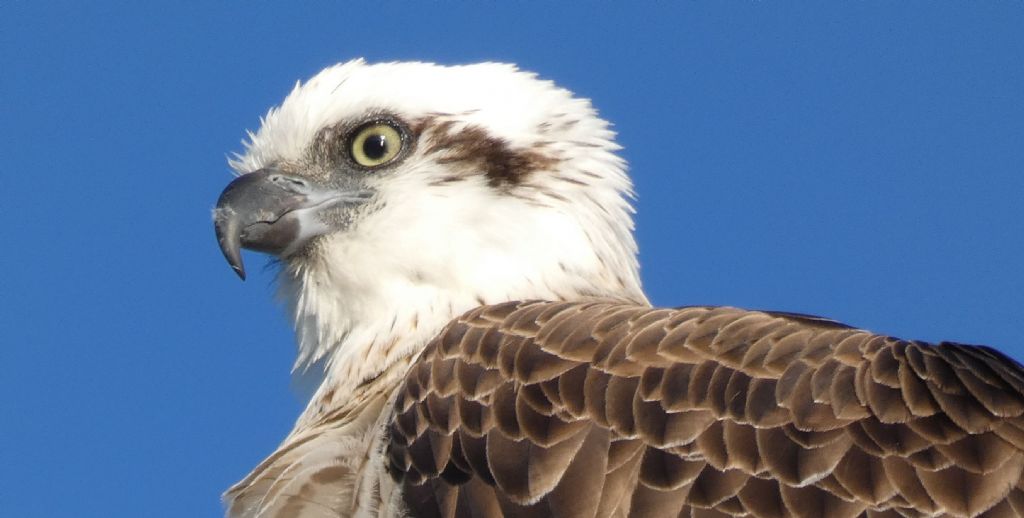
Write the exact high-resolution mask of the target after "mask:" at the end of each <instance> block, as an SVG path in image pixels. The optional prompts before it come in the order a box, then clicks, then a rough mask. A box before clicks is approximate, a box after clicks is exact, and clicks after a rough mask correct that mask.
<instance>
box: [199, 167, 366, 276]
mask: <svg viewBox="0 0 1024 518" xmlns="http://www.w3.org/2000/svg"><path fill="white" fill-rule="evenodd" d="M368 197H369V195H368V193H367V192H365V191H339V190H334V189H330V188H327V187H324V186H321V185H317V184H316V183H314V182H312V181H310V180H309V179H306V178H301V177H297V176H292V175H288V174H284V173H282V172H280V171H278V170H276V169H260V170H258V171H254V172H252V173H248V174H244V175H242V176H239V177H238V178H235V179H234V181H232V182H231V183H230V184H228V186H227V187H225V188H224V191H223V192H221V193H220V198H219V199H218V200H217V207H216V208H215V209H214V210H213V226H214V230H215V231H216V233H217V242H218V243H219V244H220V250H221V252H223V253H224V258H225V259H227V261H228V264H229V265H231V268H232V269H234V270H235V273H237V274H238V276H239V277H241V278H242V280H245V265H244V264H243V263H242V251H241V249H242V248H248V249H249V250H255V251H257V252H264V253H268V254H273V255H277V256H287V255H288V254H290V253H292V252H294V251H295V250H297V249H298V248H299V247H301V246H302V245H303V244H305V243H306V242H308V241H309V240H310V239H311V238H313V237H316V236H319V235H322V234H324V233H326V232H328V231H329V230H331V228H330V226H329V225H328V224H327V223H325V222H324V221H322V219H321V218H319V217H318V215H319V213H320V212H321V211H323V210H325V209H327V208H330V207H335V206H337V205H339V204H358V203H360V202H363V201H366V200H367V199H368Z"/></svg>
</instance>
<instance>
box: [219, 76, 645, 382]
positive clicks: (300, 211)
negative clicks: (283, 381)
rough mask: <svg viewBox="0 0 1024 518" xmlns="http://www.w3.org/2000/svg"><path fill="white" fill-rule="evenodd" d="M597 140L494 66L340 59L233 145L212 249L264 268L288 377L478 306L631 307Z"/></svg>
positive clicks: (608, 167)
mask: <svg viewBox="0 0 1024 518" xmlns="http://www.w3.org/2000/svg"><path fill="white" fill-rule="evenodd" d="M612 139H613V133H612V132H611V130H609V129H608V124H607V123H606V122H605V121H603V120H601V119H600V118H598V117H597V115H596V113H595V112H594V110H593V108H592V107H591V105H590V103H589V102H588V101H587V100H584V99H578V98H574V97H573V96H572V94H571V93H570V92H568V91H567V90H564V89H561V88H558V87H556V86H555V85H554V84H552V83H551V82H549V81H543V80H540V79H537V77H536V76H535V75H533V74H530V73H526V72H522V71H519V70H517V69H516V68H515V67H514V66H511V65H505V64H496V63H484V64H478V65H469V66H454V67H446V66H438V65H433V64H428V63H385V64H375V65H370V64H366V63H365V62H363V61H362V60H357V61H351V62H348V63H345V64H341V65H336V66H332V67H329V68H327V69H325V70H323V71H322V72H320V73H319V74H317V75H316V76H315V77H313V78H312V79H310V80H309V81H307V82H306V83H305V84H298V85H296V87H295V88H294V90H292V92H291V93H290V94H289V95H288V97H287V98H286V99H285V100H284V102H283V103H282V104H281V105H280V107H277V108H274V109H272V110H271V111H270V112H269V113H268V114H267V115H266V117H264V119H263V121H262V125H261V127H260V129H259V130H258V131H257V132H255V133H250V135H249V139H248V142H247V143H246V149H245V151H244V153H242V154H241V155H239V156H237V157H236V158H235V160H234V161H233V163H232V166H233V167H234V168H235V169H236V170H237V171H238V172H239V173H241V174H240V176H239V177H238V178H236V179H235V180H234V181H233V182H231V184H229V185H228V187H227V188H226V189H225V190H224V192H223V193H222V194H221V197H220V200H219V201H218V203H217V208H216V209H215V211H214V220H215V226H216V230H217V237H218V239H219V241H220V246H221V249H222V250H223V252H224V255H225V257H226V258H227V260H228V262H229V263H230V264H231V266H232V267H233V268H234V269H235V270H236V272H237V273H238V274H239V275H241V276H243V278H244V269H243V264H242V258H241V255H240V248H248V249H252V250H257V251H261V252H266V253H269V254H272V255H274V256H276V257H277V258H278V259H279V262H280V265H281V272H280V276H279V279H280V282H281V287H282V294H283V296H284V298H285V300H286V301H287V302H288V303H289V304H290V306H291V308H292V310H293V316H294V318H295V321H296V329H297V331H298V335H299V336H298V337H299V344H300V356H299V364H300V365H301V364H308V363H309V362H313V361H316V360H319V359H321V358H323V357H327V358H329V359H330V360H331V361H335V360H337V357H347V356H350V355H351V356H352V357H353V358H354V357H356V356H355V355H358V354H360V353H361V355H362V356H364V357H365V356H367V355H372V354H378V355H383V356H387V357H391V356H393V355H401V354H403V351H400V350H398V349H409V348H410V347H416V346H417V344H404V345H402V346H399V347H396V346H395V343H396V341H400V340H398V339H397V338H396V337H398V336H410V335H412V336H419V335H422V336H429V335H431V334H433V333H436V332H437V331H438V330H439V329H440V327H441V326H443V325H444V324H445V323H446V322H447V321H448V320H450V319H451V318H453V317H454V316H456V315H457V314H459V313H460V312H463V311H465V310H468V309H470V308H472V307H474V306H476V305H479V304H484V303H496V302H501V301H506V300H517V299H533V298H539V299H570V300H571V299H578V298H582V297H587V296H603V297H617V298H622V299H628V300H634V301H643V300H644V296H643V294H642V292H641V290H640V282H639V278H638V274H637V262H636V258H635V256H636V245H635V243H634V241H633V237H632V227H633V224H632V219H631V213H632V209H631V207H630V204H629V197H630V189H631V186H630V182H629V179H628V177H627V176H626V174H625V171H624V163H623V162H622V160H621V159H620V158H618V157H617V156H616V155H615V154H614V152H615V150H616V149H618V148H617V146H616V145H615V144H614V142H613V140H612ZM412 341H415V340H412ZM422 341H423V339H420V342H422ZM389 344H390V345H389ZM418 346H422V343H420V344H418ZM392 349H394V351H392ZM374 351H376V353H375V352H374ZM404 353H406V354H407V353H408V350H406V351H405V352H404Z"/></svg>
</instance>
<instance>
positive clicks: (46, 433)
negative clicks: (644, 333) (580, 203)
mask: <svg viewBox="0 0 1024 518" xmlns="http://www.w3.org/2000/svg"><path fill="white" fill-rule="evenodd" d="M84 4H85V2H77V1H76V2H66V3H56V2H49V3H48V2H19V1H15V2H12V1H9V0H8V1H0V215H2V222H0V243H2V247H3V249H2V253H0V293H2V297H0V515H3V516H12V517H13V516H18V517H51V516H86V517H91V516H97V517H99V516H103V517H117V516H126V517H127V516H132V517H135V516H141V517H157V516H159V517H181V516H190V517H216V516H220V514H221V505H220V503H219V500H218V498H219V494H220V492H221V491H222V490H223V489H224V488H225V487H227V486H228V485H229V484H230V483H232V482H234V481H235V480H237V479H238V478H240V477H241V476H243V475H244V474H245V473H246V472H247V471H248V470H249V469H250V468H251V467H253V466H254V465H255V464H256V463H257V462H258V461H259V460H261V459H262V458H263V456H264V455H266V454H268V453H269V452H270V451H271V450H272V449H273V448H274V446H275V445H276V444H277V442H278V441H279V440H281V438H283V436H284V435H285V433H286V432H287V431H288V429H289V428H290V427H291V425H292V422H293V420H294V418H295V417H296V415H297V414H298V412H299V410H300V408H301V405H302V402H301V399H300V397H299V396H298V395H297V394H296V392H295V391H294V390H293V388H292V387H291V381H290V375H289V368H290V365H291V362H292V359H293V353H294V349H293V340H292V335H291V331H290V329H289V324H288V322H286V320H285V318H284V315H283V312H282V311H281V309H280V308H279V307H278V305H277V304H276V303H275V302H274V301H273V279H272V278H271V275H270V274H269V273H268V272H261V271H260V269H259V268H258V267H256V268H252V275H251V277H250V281H249V282H246V283H241V282H239V281H238V279H236V278H235V276H234V274H233V273H232V272H231V271H230V270H229V269H228V267H227V266H226V264H225V263H224V261H223V259H222V258H221V255H220V252H219V251H218V250H217V247H216V245H215V241H214V238H213V231H212V228H211V224H210V216H209V213H210V209H211V207H212V206H213V204H214V202H215V200H216V198H217V195H218V194H219V192H220V190H221V189H222V187H223V186H224V185H225V184H226V183H227V182H228V181H229V180H230V179H231V175H230V174H229V172H228V168H227V165H226V160H225V157H226V154H227V153H229V152H231V151H236V150H238V149H240V144H239V141H240V139H241V138H242V136H243V135H244V130H245V129H247V128H248V129H255V128H256V126H257V124H258V117H259V116H260V115H261V114H263V113H265V111H266V109H267V108H268V107H269V106H271V105H272V104H274V103H276V102H278V101H279V100H280V99H281V98H282V96H283V95H284V94H285V93H286V92H287V91H288V90H289V89H290V88H291V86H292V84H293V83H294V82H295V80H296V79H299V78H305V77H308V76H310V75H312V74H313V73H315V72H316V71H317V70H319V69H320V68H322V67H323V66H326V65H329V64H332V63H334V62H337V61H341V60H347V59H350V58H352V57H357V56H365V57H366V58H368V59H370V60H395V59H400V60H407V59H420V60H433V61H440V62H444V63H464V62H471V61H479V60H501V61H512V62H517V63H519V64H520V65H521V66H522V67H524V68H527V69H532V70H535V71H537V72H539V73H540V74H541V75H543V76H544V77H547V78H551V79H555V80H556V81H558V82H559V83H561V84H562V85H564V86H567V87H569V88H571V89H572V90H574V91H576V92H577V93H578V94H579V95H582V96H586V97H590V98H592V99H593V100H594V102H595V104H596V105H597V107H598V108H599V109H600V110H601V113H602V114H603V115H604V116H605V117H606V118H608V119H610V120H612V121H614V123H615V125H616V126H615V127H616V128H617V130H618V131H619V138H620V141H621V142H622V144H624V146H625V150H624V152H623V153H624V155H625V157H626V158H627V159H628V160H629V161H630V163H631V164H632V172H633V175H634V178H635V179H636V184H637V189H638V192H639V201H638V204H637V207H638V210H639V214H638V224H639V227H638V233H639V239H640V247H641V262H642V264H643V277H644V280H645V282H646V286H647V289H648V291H649V293H650V294H651V296H652V298H653V300H654V301H655V302H656V303H657V304H661V305H682V304H730V305H738V306H744V307H750V308H770V309H780V310H789V311H800V312H809V313H816V314H822V315H827V316H831V317H834V318H838V319H840V320H843V321H846V322H848V323H851V324H854V325H857V326H862V327H866V328H870V329H873V330H877V331H882V332H887V333H891V334H897V335H900V336H904V337H908V338H923V339H929V340H938V339H954V340H960V341H967V342H975V343H987V344H991V345H994V346H997V347H1000V348H1002V349H1003V350H1005V351H1008V352H1009V353H1010V354H1011V355H1013V356H1015V357H1017V358H1024V337H1022V333H1021V332H1020V327H1021V324H1022V322H1024V261H1022V257H1024V208H1022V207H1024V175H1022V172H1024V29H1022V28H1024V3H1021V2H1019V1H985V2H959V3H946V2H942V3H932V2H844V3H829V7H821V6H820V5H821V3H814V4H812V3H810V2H802V3H799V4H796V3H778V2H771V1H764V2H757V3H744V2H722V3H718V2H716V3H711V2H651V3H644V4H642V6H641V5H639V4H633V3H630V4H627V3H626V2H622V3H617V4H612V3H601V4H591V5H587V6H583V5H571V4H567V3H557V4H556V3H554V2H550V3H549V2H513V3H510V4H508V5H506V4H500V5H499V4H498V3H495V2H487V3H473V4H470V3H459V4H444V3H434V2H429V3H427V2H424V3H420V4H419V6H417V7H413V6H411V5H407V4H405V3H404V2H358V3H352V4H351V5H346V6H341V5H334V4H331V3H327V2H302V3H301V5H302V7H292V8H274V7H272V6H271V5H270V3H267V2H254V3H245V4H243V3H234V4H225V5H221V6H212V5H211V6H208V5H206V4H201V3H198V2H196V3H192V4H191V5H186V6H185V7H172V6H173V5H174V4H172V3H162V4H161V3H148V2H125V3H123V4H120V5H102V6H91V7H84ZM175 4H176V3H175ZM811 5H816V6H819V7H814V8H811V7H810V6H811ZM427 6H429V7H427ZM409 88H416V85H409ZM248 259H249V264H251V265H256V264H258V261H259V259H258V258H256V257H254V256H249V258H248Z"/></svg>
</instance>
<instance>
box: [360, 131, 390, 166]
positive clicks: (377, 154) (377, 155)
mask: <svg viewBox="0 0 1024 518" xmlns="http://www.w3.org/2000/svg"><path fill="white" fill-rule="evenodd" d="M387 153H388V139H387V137H386V136H384V135H381V134H376V135H370V136H369V137H367V138H366V140H364V141H363V154H364V155H366V158H369V159H370V160H380V159H382V158H384V157H385V156H386V155H387Z"/></svg>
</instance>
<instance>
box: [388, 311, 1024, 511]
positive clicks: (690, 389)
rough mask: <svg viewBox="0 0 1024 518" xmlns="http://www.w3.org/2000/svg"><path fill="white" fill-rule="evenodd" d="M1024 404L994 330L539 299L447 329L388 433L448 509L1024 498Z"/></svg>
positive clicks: (414, 483) (1017, 501)
mask: <svg viewBox="0 0 1024 518" xmlns="http://www.w3.org/2000/svg"><path fill="white" fill-rule="evenodd" d="M1022 414H1024V370H1022V368H1021V366H1020V365H1019V364H1017V363H1016V362H1015V361H1013V360H1012V359H1010V358H1008V357H1006V356H1004V355H1002V354H1000V353H998V352H996V351H994V350H993V349H990V348H986V347H979V346H970V345H963V344H955V343H941V344H927V343H924V342H919V341H909V340H901V339H898V338H894V337H889V336H884V335H879V334H874V333H871V332H868V331H865V330H861V329H856V328H853V327H850V326H847V325H844V324H841V323H838V322H835V321H832V320H828V319H824V318H820V317H814V316H809V315H801V314H793V313H783V312H767V311H749V310H743V309H737V308H731V307H707V306H695V307H682V308H674V309H658V308H651V307H648V306H643V305H637V304H627V303H621V302H615V301H585V302H545V301H523V302H510V303H506V304H498V305H491V306H483V307H479V308H476V309H474V310H472V311H470V312H468V313H466V314H464V315H462V316H460V317H458V318H456V319H455V320H453V321H452V322H451V323H450V324H449V325H448V326H447V327H446V328H445V330H444V331H443V332H442V333H441V334H439V335H438V336H437V337H436V338H435V339H434V340H433V341H432V342H431V343H430V344H429V345H428V346H427V348H426V349H425V350H424V351H423V353H422V355H421V356H420V357H419V358H418V360H417V361H416V362H414V363H413V365H412V366H411V368H410V370H409V372H408V373H407V375H406V376H405V379H404V381H403V382H402V383H401V384H400V386H399V388H398V390H397V394H396V397H395V402H394V408H393V414H392V417H391V418H390V420H389V421H390V422H389V424H388V433H387V435H386V436H387V444H386V448H387V460H388V462H389V470H390V471H391V473H392V475H393V477H394V478H395V479H396V480H397V481H399V482H400V483H401V485H402V487H403V491H404V495H405V496H404V498H405V502H406V505H407V506H408V508H409V509H410V510H415V511H416V512H423V513H426V514H424V515H430V516H433V515H440V516H461V515H462V514H461V513H462V512H466V511H467V509H469V508H472V509H474V510H475V511H474V512H479V511H480V510H481V509H484V510H489V511H493V512H494V513H497V514H495V515H499V514H503V515H506V516H513V515H517V513H536V512H540V513H541V514H542V515H549V516H573V517H575V516H608V515H611V514H613V513H622V512H629V513H632V514H634V515H644V516H647V515H658V516H661V515H666V516H667V515H669V514H671V515H675V514H678V513H680V512H684V514H686V512H689V511H687V510H697V509H705V508H714V509H716V510H718V511H724V512H726V513H727V514H728V513H733V514H743V513H746V514H748V515H752V516H776V515H807V516H823V515H824V514H821V513H820V512H824V511H823V510H826V509H827V510H829V513H833V514H834V513H839V514H845V515H857V514H860V513H864V512H868V511H872V512H874V511H881V510H891V511H893V512H911V511H913V512H918V511H920V512H923V513H937V512H939V513H942V512H944V513H949V514H953V515H965V516H967V515H976V514H978V513H980V512H983V511H1006V512H1012V513H1016V514H1020V513H1024V491H1022V490H1021V489H1020V488H1019V487H1018V485H1019V484H1020V479H1021V471H1022V469H1024V419H1022ZM581 495H587V497H586V498H581V497H580V496H581ZM467 506H469V507H467ZM424 510H429V512H427V511H424ZM648 511H650V513H648V514H644V513H645V512H648ZM669 511H671V512H669ZM819 511H820V512H819ZM694 512H695V511H694ZM636 513H640V514H636ZM652 513H653V514H652ZM483 515H485V516H487V515H490V514H488V513H486V512H485V513H483Z"/></svg>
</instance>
